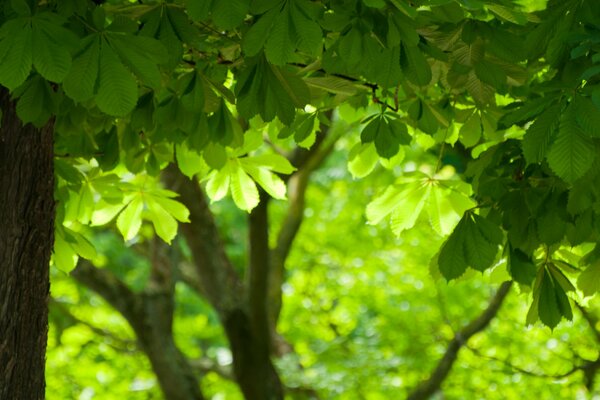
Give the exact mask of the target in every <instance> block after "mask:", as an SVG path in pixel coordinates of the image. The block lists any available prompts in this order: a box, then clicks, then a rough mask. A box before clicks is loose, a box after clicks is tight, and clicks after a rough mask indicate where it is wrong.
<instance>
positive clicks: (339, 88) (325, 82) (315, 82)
mask: <svg viewBox="0 0 600 400" xmlns="http://www.w3.org/2000/svg"><path fill="white" fill-rule="evenodd" d="M304 82H305V83H306V84H307V85H308V86H309V87H310V88H315V89H320V90H325V91H326V92H329V93H333V94H339V95H343V96H354V95H355V94H357V93H358V92H359V91H360V90H361V89H363V88H361V87H359V86H357V85H356V84H354V83H352V82H349V81H348V80H347V79H342V78H338V77H336V76H326V77H308V78H305V79H304ZM363 90H364V89H363Z"/></svg>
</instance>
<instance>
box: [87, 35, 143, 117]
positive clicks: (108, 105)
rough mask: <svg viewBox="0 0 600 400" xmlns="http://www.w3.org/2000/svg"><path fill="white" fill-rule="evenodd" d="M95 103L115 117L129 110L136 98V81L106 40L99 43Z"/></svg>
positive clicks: (125, 113) (131, 108)
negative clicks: (98, 66)
mask: <svg viewBox="0 0 600 400" xmlns="http://www.w3.org/2000/svg"><path fill="white" fill-rule="evenodd" d="M97 87H98V91H97V93H96V104H97V105H98V108H99V109H100V110H101V111H102V112H105V113H106V114H108V115H113V116H115V117H119V116H123V115H127V114H128V113H129V112H131V111H132V110H133V109H134V107H135V105H136V103H137V99H138V96H137V95H138V91H137V83H136V82H135V79H133V76H131V73H130V72H129V71H128V70H127V69H126V68H125V66H124V65H123V64H122V63H121V61H120V60H119V58H118V57H117V55H116V54H115V52H114V51H113V49H112V48H111V46H110V45H109V44H108V42H106V40H104V39H103V40H102V41H101V45H100V68H99V71H98V82H97Z"/></svg>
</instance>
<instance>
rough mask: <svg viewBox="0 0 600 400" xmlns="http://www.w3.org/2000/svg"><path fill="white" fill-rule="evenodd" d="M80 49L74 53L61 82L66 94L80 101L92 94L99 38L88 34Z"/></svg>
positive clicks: (98, 52) (97, 65)
mask: <svg viewBox="0 0 600 400" xmlns="http://www.w3.org/2000/svg"><path fill="white" fill-rule="evenodd" d="M81 44H82V45H81V49H80V50H79V52H78V53H77V54H76V55H75V57H74V59H73V64H72V67H71V70H70V71H69V73H68V75H67V76H66V77H65V79H64V82H63V88H64V90H65V93H66V94H67V96H69V97H70V98H72V99H73V100H75V101H78V102H82V101H86V100H89V99H91V98H92V97H93V96H94V90H95V86H96V81H97V78H98V68H99V60H100V38H99V37H98V36H97V35H91V36H88V37H86V38H84V39H82V41H81Z"/></svg>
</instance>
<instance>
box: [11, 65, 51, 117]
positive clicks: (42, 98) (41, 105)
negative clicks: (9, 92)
mask: <svg viewBox="0 0 600 400" xmlns="http://www.w3.org/2000/svg"><path fill="white" fill-rule="evenodd" d="M20 91H22V94H20V97H19V100H18V101H17V115H18V116H19V118H21V120H22V121H23V123H29V122H31V123H32V124H34V125H35V126H37V127H42V126H44V125H45V124H46V122H47V121H48V119H49V118H50V117H51V116H52V114H54V113H55V111H56V101H55V93H54V92H53V91H52V88H51V87H50V85H49V83H48V82H47V81H45V80H44V79H43V78H42V77H40V76H39V75H36V76H34V77H33V78H31V79H30V80H29V81H28V82H26V83H25V85H24V87H22V89H21V90H20Z"/></svg>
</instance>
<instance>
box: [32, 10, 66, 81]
mask: <svg viewBox="0 0 600 400" xmlns="http://www.w3.org/2000/svg"><path fill="white" fill-rule="evenodd" d="M32 26H33V31H32V51H33V58H32V62H33V66H34V67H35V69H36V70H37V71H38V72H39V74H40V75H42V76H43V77H44V78H46V79H48V80H49V81H53V82H62V81H63V79H64V78H65V76H66V75H67V72H69V69H70V68H71V53H70V52H69V48H68V47H67V45H68V43H69V42H71V43H72V42H74V41H76V40H77V37H76V36H75V35H74V34H73V33H71V32H70V31H68V30H66V29H65V28H62V27H61V26H58V25H54V24H52V23H50V22H49V21H47V20H45V19H43V18H40V17H38V18H36V19H35V22H34V23H33V24H32ZM65 38H66V40H65Z"/></svg>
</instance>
